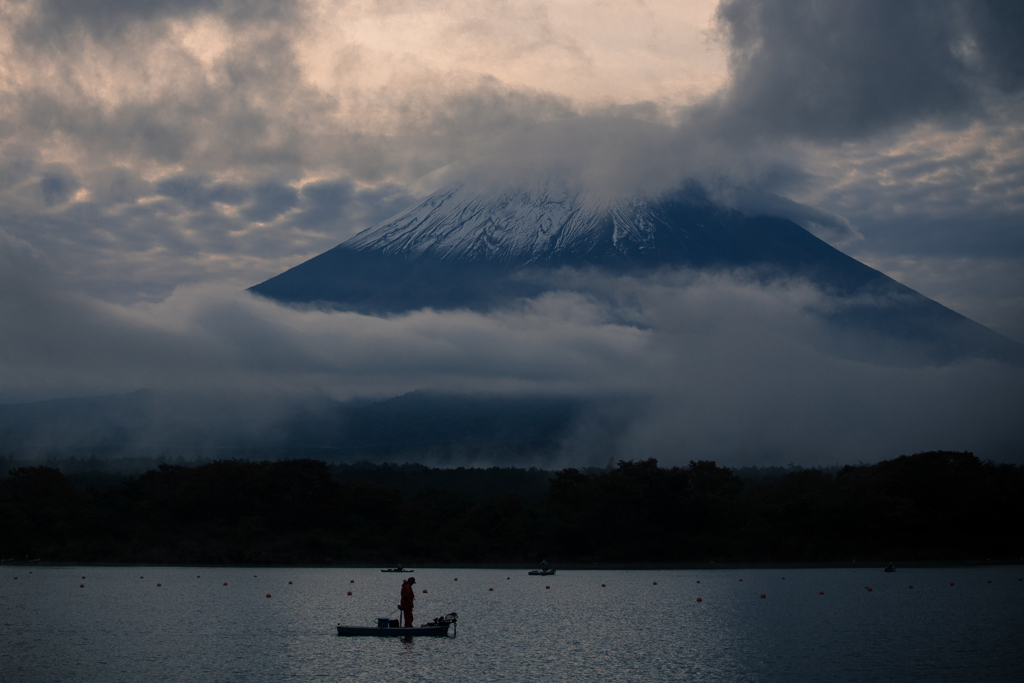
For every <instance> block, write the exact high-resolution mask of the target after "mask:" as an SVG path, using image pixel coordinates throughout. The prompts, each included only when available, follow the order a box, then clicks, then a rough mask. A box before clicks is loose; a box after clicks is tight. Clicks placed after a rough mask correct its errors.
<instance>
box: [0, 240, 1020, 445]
mask: <svg viewBox="0 0 1024 683" xmlns="http://www.w3.org/2000/svg"><path fill="white" fill-rule="evenodd" d="M0 266H2V267H3V271H2V272H3V273H5V275H4V277H3V280H2V282H0V315H2V316H3V317H4V319H17V320H19V321H20V324H19V325H18V326H17V327H10V326H6V327H4V329H3V332H2V333H0V356H2V357H3V358H4V359H5V360H6V362H5V363H4V365H3V367H2V375H0V386H2V387H3V388H4V393H3V395H0V400H6V401H11V400H20V401H24V400H29V399H42V398H51V397H59V396H69V395H95V394H106V393H124V392H130V391H134V390H137V389H140V388H149V389H157V390H162V391H168V392H174V393H177V394H184V395H195V396H197V397H206V398H205V399H203V400H205V401H210V400H214V403H216V401H217V400H223V401H225V402H227V403H228V404H231V403H232V402H235V401H237V400H238V399H240V398H241V399H242V401H243V402H242V403H241V405H253V406H257V407H258V411H259V415H261V416H262V417H261V421H262V422H263V424H265V425H273V424H274V415H275V412H276V413H278V414H280V415H284V414H285V412H286V411H290V410H293V409H294V405H295V404H298V403H301V402H302V401H305V400H307V399H308V398H309V397H315V396H328V397H332V398H335V399H340V400H346V399H350V398H354V397H362V398H385V397H389V396H395V395H398V394H402V393H406V392H408V391H412V390H416V389H423V388H427V389H431V390H437V391H443V392H454V393H477V394H504V395H525V396H533V395H551V396H566V397H579V398H585V399H590V400H595V401H596V403H595V404H594V405H595V406H602V405H603V406H605V407H604V409H603V410H604V411H605V412H603V413H602V412H601V411H598V412H596V413H594V414H588V415H585V416H583V418H582V419H581V421H580V423H579V424H578V425H577V428H576V431H575V433H574V434H573V435H572V436H571V437H570V438H569V439H568V441H567V442H566V444H565V445H564V453H563V459H562V461H563V462H564V463H567V464H582V463H588V464H592V463H595V462H596V463H597V464H603V463H604V462H606V461H607V459H608V457H623V458H638V457H657V458H659V459H660V460H662V461H664V462H686V461H688V460H689V459H691V458H713V459H717V460H719V461H723V462H728V463H732V464H742V463H759V462H760V463H763V462H783V463H785V462H789V461H792V460H796V461H800V462H805V463H812V462H813V463H824V464H827V463H832V462H836V461H856V460H859V459H864V460H871V459H875V458H880V457H886V456H890V455H897V454H899V453H902V452H909V451H918V450H925V449H930V448H949V449H971V450H974V451H975V452H977V453H978V454H979V455H981V456H982V457H991V458H997V459H1000V460H1017V459H1019V457H1020V454H1021V453H1022V452H1024V449H1022V447H1024V432H1022V430H1021V428H1020V426H1019V420H1017V419H1016V418H1017V412H1018V411H1017V410H1016V407H1018V406H1019V405H1021V401H1022V400H1024V393H1022V390H1021V387H1022V386H1024V382H1022V380H1024V370H1021V369H1019V368H1018V369H1010V368H1007V367H1003V366H999V365H996V364H990V363H970V364H964V365H957V366H950V367H943V368H929V367H923V368H906V367H900V366H899V365H887V366H882V365H878V364H877V363H875V362H859V361H854V360H848V359H844V358H842V357H838V356H836V355H834V353H833V352H832V351H833V348H832V347H831V345H830V344H829V332H828V330H826V329H824V328H823V327H822V322H821V319H820V318H819V317H818V316H817V315H815V311H820V310H822V309H827V308H828V307H829V306H831V305H832V304H831V302H829V300H828V299H827V298H826V297H824V296H823V295H822V294H821V293H820V292H819V291H817V290H815V289H814V288H813V287H811V286H809V285H808V284H806V283H803V282H799V281H796V282H789V283H777V284H775V285H772V286H767V287H766V286H764V285H763V284H761V283H759V282H758V281H757V280H756V278H753V277H751V276H748V275H745V274H743V273H733V274H717V275H710V274H707V273H703V274H702V273H677V274H665V275H662V276H659V277H654V278H650V279H646V280H642V281H640V280H635V279H632V278H612V279H605V278H598V279H596V280H594V281H592V282H588V283H585V284H586V288H585V289H587V290H589V291H592V292H595V294H594V295H585V294H581V293H580V288H579V286H578V285H579V284H580V283H579V282H575V283H573V284H575V285H576V288H575V291H572V290H563V291H555V292H552V293H551V294H548V295H545V296H543V297H541V298H539V299H536V300H531V301H524V302H522V303H521V304H519V305H517V306H515V307H513V308H510V309H504V310H498V311H494V312H492V313H489V314H478V313H472V312H467V311H449V312H434V311H430V310H424V311H419V312H415V313H410V314H407V315H402V316H394V317H389V318H378V317H372V316H363V315H358V314H354V313H338V312H327V311H319V310H297V309H293V308H288V307H282V306H278V305H276V304H274V303H271V302H269V301H266V300H262V299H258V298H254V297H251V296H250V295H248V294H240V293H237V292H225V291H223V290H218V289H217V288H211V287H210V286H198V287H194V288H179V290H178V291H177V292H176V293H175V294H174V295H173V296H171V297H168V298H167V299H165V300H164V301H163V302H160V303H156V304H136V305H133V306H119V305H114V304H109V303H103V302H100V301H97V300H95V299H92V298H89V297H86V296H83V295H81V294H78V293H74V292H69V291H67V290H65V289H61V288H60V287H55V286H54V284H53V283H54V279H53V278H52V277H51V274H50V273H49V271H48V268H47V265H46V264H45V263H44V262H41V260H40V258H39V256H38V255H37V254H36V253H34V252H33V250H32V249H31V248H30V247H28V246H27V245H26V244H24V243H22V242H19V241H18V240H15V239H12V238H10V237H3V239H2V240H0ZM209 397H214V399H211V398H209ZM216 397H220V398H216ZM623 399H625V400H623ZM275 406H276V408H275ZM595 409H596V408H595ZM230 414H232V415H233V414H234V413H230ZM190 419H191V420H192V422H193V423H195V424H197V425H198V424H199V423H197V422H196V420H195V419H194V418H190ZM197 428H198V427H197ZM254 428H255V427H254ZM594 430H604V431H602V432H600V433H601V434H602V436H601V438H600V439H598V440H596V441H595V439H594V437H593V432H594ZM598 461H599V462H598Z"/></svg>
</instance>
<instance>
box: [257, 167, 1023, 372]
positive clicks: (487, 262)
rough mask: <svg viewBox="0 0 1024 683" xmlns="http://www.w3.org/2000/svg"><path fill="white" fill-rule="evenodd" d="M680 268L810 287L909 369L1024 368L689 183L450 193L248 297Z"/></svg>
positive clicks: (953, 323)
mask: <svg viewBox="0 0 1024 683" xmlns="http://www.w3.org/2000/svg"><path fill="white" fill-rule="evenodd" d="M680 268H686V269H694V270H709V269H712V270H728V271H732V270H737V269H741V270H743V271H745V272H749V273H752V274H754V275H755V276H756V277H757V278H758V279H759V280H761V281H769V280H777V279H792V278H802V279H805V280H807V281H809V282H811V283H813V284H814V285H816V286H817V287H819V288H820V289H821V290H822V291H823V292H824V293H825V294H826V295H828V296H830V297H832V298H833V299H834V300H837V301H841V302H843V305H841V306H838V307H836V309H835V310H833V311H830V312H827V313H822V314H821V315H822V316H823V317H824V318H825V319H826V320H827V323H828V325H829V327H830V329H832V330H834V331H835V332H836V338H837V339H841V338H842V337H844V336H847V333H850V334H849V336H858V337H859V338H860V339H865V338H871V339H873V340H874V341H875V342H879V341H880V342H882V344H884V345H887V346H889V347H892V346H893V345H894V344H895V345H897V346H900V347H901V349H902V355H903V356H904V357H908V358H913V359H914V361H913V362H915V363H923V364H934V363H939V364H942V363H948V362H953V361H957V360H962V359H966V358H977V357H982V358H992V359H997V360H1002V361H1007V362H1010V363H1012V364H1015V365H1021V364H1024V347H1022V346H1021V345H1019V344H1017V343H1016V342H1013V341H1011V340H1009V339H1006V338H1005V337H1002V336H1001V335H999V334H997V333H995V332H993V331H992V330H989V329H988V328H986V327H984V326H982V325H979V324H978V323H975V322H973V321H972V320H969V319H968V318H965V317H964V316H962V315H960V314H958V313H956V312H954V311H952V310H950V309H948V308H946V307H944V306H942V305H941V304H939V303H937V302H935V301H932V300H931V299H928V298H927V297H925V296H923V295H921V294H919V293H917V292H915V291H914V290H912V289H910V288H908V287H906V286H904V285H901V284H900V283H898V282H896V281H895V280H893V279H891V278H889V277H888V276H886V275H884V274H883V273H880V272H879V271H877V270H874V269H873V268H870V267H868V266H866V265H864V264H863V263H860V262H859V261H857V260H855V259H853V258H851V257H849V256H847V255H846V254H843V253H842V252H840V251H839V250H837V249H835V248H833V247H832V246H830V245H829V244H827V243H825V242H823V241H822V240H820V239H818V238H817V237H815V236H814V235H812V234H811V233H810V232H808V231H807V230H805V229H804V228H802V227H800V226H799V225H797V224H796V223H794V222H793V221H790V220H788V219H785V218H780V217H776V216H769V215H745V214H743V213H741V212H739V211H737V210H735V209H731V208H728V207H725V206H722V205H719V204H716V203H715V202H713V201H712V200H711V199H710V198H709V197H708V196H707V194H706V193H705V192H704V191H703V190H702V189H701V188H700V187H699V186H698V185H696V184H692V183H691V184H688V185H686V186H685V187H683V188H682V189H680V190H677V191H675V192H672V193H669V194H666V195H663V196H661V197H659V198H654V199H651V198H642V197H633V198H628V199H618V200H602V199H600V198H595V197H591V196H588V195H586V194H584V193H574V192H571V191H568V190H565V189H551V188H550V187H549V188H544V187H541V188H537V189H532V190H530V189H505V188H503V189H500V190H493V189H492V190H489V191H485V192H480V191H478V190H476V189H475V188H471V187H470V186H468V185H458V186H454V187H449V188H446V189H443V190H440V191H438V192H436V193H434V194H432V195H430V196H429V197H427V198H426V199H425V200H423V201H422V202H421V203H419V204H418V205H415V206H413V207H411V208H409V209H407V210H405V211H403V212H401V213H399V214H398V215H396V216H394V217H392V218H390V219H388V220H386V221H384V222H382V223H379V224H378V225H375V226H373V227H371V228H369V229H367V230H365V231H363V232H361V233H359V234H357V235H355V236H354V237H352V238H351V239H349V240H347V241H345V242H343V243H342V244H340V245H338V246H337V247H335V248H334V249H331V250H329V251H327V252H325V253H323V254H321V255H319V256H317V257H315V258H312V259H310V260H309V261H306V262H305V263H302V264H300V265H298V266H296V267H294V268H292V269H290V270H288V271H286V272H284V273H282V274H280V275H278V276H276V277H273V278H271V279H269V280H267V281H265V282H263V283H260V284H258V285H256V286H254V287H252V288H251V290H250V291H252V292H254V293H255V294H258V295H261V296H264V297H267V298H270V299H274V300H277V301H280V302H283V303H291V304H316V305H322V306H330V307H333V308H338V309H343V310H352V311H357V312H361V313H368V314H374V315H379V314H388V313H400V312H404V311H410V310H417V309H421V308H425V307H430V308H433V309H453V308H469V309H473V310H487V309H490V308H493V307H496V306H501V305H504V304H507V303H509V302H510V301H514V300H516V299H519V298H524V297H533V296H537V295H539V294H541V293H543V292H544V291H547V290H550V289H554V288H558V287H561V286H564V285H560V284H558V282H560V281H561V282H564V279H565V278H559V277H558V275H559V274H564V273H565V272H566V271H567V270H572V271H580V270H583V271H587V272H598V273H606V274H609V275H613V276H622V275H628V276H635V277H643V276H645V275H649V274H651V273H654V272H659V271H661V270H664V269H680ZM842 345H843V344H842V343H841V344H840V346H842ZM847 346H849V345H847ZM863 346H864V345H863V344H862V345H861V348H863ZM847 350H849V348H848V349H847ZM853 353H854V355H863V353H861V352H859V351H854V352H853Z"/></svg>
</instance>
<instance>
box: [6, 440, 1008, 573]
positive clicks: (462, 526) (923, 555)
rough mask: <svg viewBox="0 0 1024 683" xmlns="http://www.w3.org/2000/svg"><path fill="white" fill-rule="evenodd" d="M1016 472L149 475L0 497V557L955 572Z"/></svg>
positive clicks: (281, 471)
mask: <svg viewBox="0 0 1024 683" xmlns="http://www.w3.org/2000/svg"><path fill="white" fill-rule="evenodd" d="M1022 523H1024V470H1022V468H1020V467H1016V466H1012V465H1000V464H994V463H989V462H981V461H980V460H979V459H978V458H976V457H975V456H974V455H973V454H971V453H951V452H930V453H919V454H916V455H912V456H902V457H899V458H896V459H894V460H889V461H884V462H880V463H878V464H875V465H860V466H847V467H844V468H842V469H840V470H838V471H834V472H830V471H826V470H818V469H809V470H791V471H788V472H787V473H785V474H780V476H775V477H770V478H760V479H756V480H746V481H745V480H743V479H741V478H740V477H738V476H737V475H736V474H735V473H734V472H733V471H732V470H730V469H728V468H724V467H718V466H717V465H716V464H715V463H714V462H707V461H699V462H692V461H691V462H690V464H689V466H687V467H672V468H662V467H659V466H658V464H657V461H655V460H646V461H641V462H619V463H618V465H617V466H615V467H609V468H606V469H604V470H598V469H591V470H583V471H581V470H576V469H566V470H561V471H557V472H544V471H541V470H536V469H531V470H524V469H515V468H490V469H462V468H460V469H454V470H444V469H433V468H428V467H424V466H421V465H405V466H394V465H369V464H362V465H345V466H334V467H331V466H328V465H327V464H326V463H324V462H321V461H317V460H282V461H276V462H249V461H239V460H230V461H214V462H210V463H206V464H201V465H197V466H192V467H189V466H184V465H167V464H163V465H160V466H159V468H157V469H154V470H151V471H148V472H145V473H144V474H141V475H140V476H131V477H124V478H122V479H121V480H120V481H118V482H117V483H115V484H112V485H109V486H106V487H96V486H89V487H86V488H85V489H84V490H83V489H82V488H79V487H76V486H75V485H74V482H73V481H72V479H71V478H69V477H67V476H65V475H64V474H62V473H61V472H60V470H58V469H56V468H53V467H47V466H39V467H18V468H14V469H11V470H10V472H9V475H8V476H7V478H6V479H4V480H3V481H2V482H0V555H2V556H3V557H5V558H7V557H23V556H25V555H29V556H31V557H42V558H44V559H46V560H54V561H61V560H63V561H83V562H165V563H177V564H188V563H202V564H221V563H223V564H239V563H243V564H244V563H252V564H294V563H301V564H321V563H324V564H344V563H381V564H393V563H397V562H404V563H406V564H408V565H412V564H426V563H459V562H466V563H485V562H493V563H500V562H509V563H512V562H536V561H538V560H539V559H540V558H542V557H545V558H547V559H548V560H549V561H555V562H602V561H605V562H700V561H849V560H851V559H853V558H857V559H859V560H888V559H902V560H911V559H919V560H970V559H988V558H999V559H1004V558H1015V557H1020V556H1021V555H1024V533H1022Z"/></svg>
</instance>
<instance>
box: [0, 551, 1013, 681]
mask: <svg viewBox="0 0 1024 683" xmlns="http://www.w3.org/2000/svg"><path fill="white" fill-rule="evenodd" d="M83 576H85V578H84V579H83V578H82V577H83ZM415 576H416V589H417V595H416V623H417V624H420V623H423V622H425V621H428V620H430V619H433V618H434V617H437V616H441V615H443V614H445V613H447V612H453V611H454V612H458V613H459V627H458V636H457V637H456V638H414V639H411V640H410V641H405V640H404V639H392V638H341V637H338V636H337V635H336V633H337V631H336V629H335V628H334V627H335V624H337V623H339V622H340V623H343V624H352V625H373V624H374V623H375V621H376V618H377V617H381V616H385V615H387V614H388V613H390V612H393V611H394V610H395V608H396V607H397V605H398V599H399V587H400V585H401V582H402V578H403V577H401V576H396V575H388V574H382V573H380V572H379V571H377V570H370V569H300V568H295V569H280V568H276V569H237V568H228V569H224V568H210V567H203V568H190V567H145V568H97V567H89V568H74V567H61V568H50V567H38V566H36V567H24V566H22V567H11V566H4V567H3V568H2V569H0V672H2V676H0V678H2V679H3V680H4V681H10V682H12V683H15V682H21V681H61V680H67V681H138V680H147V681H161V680H166V681H182V680H201V681H279V680H310V679H317V678H319V679H326V680H338V681H341V680H365V681H392V680H402V681H410V680H412V681H446V682H447V681H479V680H488V681H489V680H543V681H570V680H573V681H575V680H583V679H591V678H592V679H600V680H602V681H638V680H658V681H664V680H694V681H805V680H845V681H865V680H884V681H887V682H889V681H917V680H920V681H936V680H949V681H962V680H967V679H975V680H984V681H999V680H1006V681H1010V680H1014V681H1016V680H1020V672H1021V670H1022V667H1024V648H1022V647H1021V642H1022V636H1024V629H1022V627H1021V618H1022V616H1021V615H1022V614H1024V609H1022V608H1024V582H1021V581H1018V578H1020V577H1022V576H1024V568H1021V567H975V568H957V569H900V570H898V571H897V572H895V573H891V574H885V573H883V572H882V571H881V569H880V568H879V569H871V570H866V569H860V570H857V571H853V570H850V569H803V570H794V569H787V570H717V571H633V572H631V571H598V570H595V571H578V572H569V571H565V572H559V573H558V574H557V575H556V576H549V577H531V576H527V575H526V572H525V571H522V570H452V569H425V570H422V571H418V572H417V573H416V574H415ZM783 576H785V579H784V580H783V579H782V577H783ZM14 577H17V578H16V579H15V578H14ZM455 578H458V581H455V580H454V579H455ZM740 579H742V581H741V580H740ZM289 581H291V582H292V583H291V584H289V583H288V582H289ZM351 581H354V583H351ZM698 581H700V583H697V582H698ZM989 581H991V583H988V582H989ZM951 582H952V583H954V584H955V585H953V586H950V583H951ZM158 583H159V584H161V585H160V586H159V587H158V586H157V584H158ZM225 583H226V584H227V585H224V584H225ZM601 584H605V587H603V588H602V587H601ZM911 584H912V585H913V586H914V587H913V588H912V589H911V588H909V586H910V585H911ZM80 585H84V586H85V587H84V588H80V587H79V586H80ZM547 586H550V588H547ZM869 587H870V588H871V590H870V591H868V588H869ZM491 588H493V589H494V590H493V591H491V590H489V589H491ZM423 589H426V590H427V591H428V593H426V594H424V593H422V590H423ZM349 591H352V595H351V596H349V595H347V593H348V592H349ZM820 591H824V595H819V592H820ZM268 594H269V595H270V596H271V597H269V598H268V597H266V596H267V595H268ZM762 594H764V595H765V597H764V598H761V597H760V596H761V595H762ZM698 597H700V598H701V602H699V603H698V602H697V598H698Z"/></svg>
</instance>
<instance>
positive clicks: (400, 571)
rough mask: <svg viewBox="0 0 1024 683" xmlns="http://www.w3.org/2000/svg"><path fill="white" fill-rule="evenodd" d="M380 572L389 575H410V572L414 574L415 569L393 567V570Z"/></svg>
mask: <svg viewBox="0 0 1024 683" xmlns="http://www.w3.org/2000/svg"><path fill="white" fill-rule="evenodd" d="M381 571H382V572H385V573H388V572H391V573H401V574H411V573H412V572H414V571H416V570H415V569H403V568H402V567H395V568H394V569H381Z"/></svg>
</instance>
